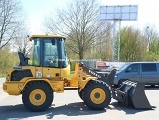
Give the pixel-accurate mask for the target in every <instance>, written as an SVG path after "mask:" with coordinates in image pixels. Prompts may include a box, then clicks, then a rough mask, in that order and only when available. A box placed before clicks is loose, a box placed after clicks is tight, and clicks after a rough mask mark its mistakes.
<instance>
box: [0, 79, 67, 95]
mask: <svg viewBox="0 0 159 120" xmlns="http://www.w3.org/2000/svg"><path fill="white" fill-rule="evenodd" d="M34 81H44V82H46V83H48V84H49V85H50V86H51V88H52V90H53V91H55V92H58V93H59V92H64V81H63V80H61V81H60V80H59V79H57V78H53V79H51V80H48V79H43V78H41V79H32V78H28V79H27V80H26V78H24V79H22V80H21V81H16V82H15V81H9V82H5V83H3V90H4V91H5V92H7V93H8V94H9V95H19V94H21V92H22V91H23V90H24V88H25V86H26V85H27V84H28V83H30V82H34Z"/></svg>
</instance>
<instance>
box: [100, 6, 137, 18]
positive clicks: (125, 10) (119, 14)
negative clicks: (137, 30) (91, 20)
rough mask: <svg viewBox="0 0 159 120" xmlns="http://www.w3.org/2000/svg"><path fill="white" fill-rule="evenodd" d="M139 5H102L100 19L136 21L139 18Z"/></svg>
mask: <svg viewBox="0 0 159 120" xmlns="http://www.w3.org/2000/svg"><path fill="white" fill-rule="evenodd" d="M137 13H138V6H137V5H121V6H119V5H118V6H101V7H100V20H105V21H114V20H120V21H135V20H137Z"/></svg>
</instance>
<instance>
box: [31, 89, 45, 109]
mask: <svg viewBox="0 0 159 120" xmlns="http://www.w3.org/2000/svg"><path fill="white" fill-rule="evenodd" d="M29 99H30V102H31V103H32V104H33V105H35V106H39V105H42V104H43V103H44V102H45V100H46V94H45V92H44V91H43V90H41V89H35V90H33V91H32V92H31V93H30V95H29Z"/></svg>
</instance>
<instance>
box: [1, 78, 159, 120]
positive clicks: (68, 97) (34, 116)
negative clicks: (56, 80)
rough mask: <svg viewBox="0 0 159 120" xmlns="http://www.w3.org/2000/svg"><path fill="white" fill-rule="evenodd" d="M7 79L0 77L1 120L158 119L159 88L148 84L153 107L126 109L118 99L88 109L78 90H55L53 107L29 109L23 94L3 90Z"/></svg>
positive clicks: (149, 97)
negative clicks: (151, 108)
mask: <svg viewBox="0 0 159 120" xmlns="http://www.w3.org/2000/svg"><path fill="white" fill-rule="evenodd" d="M3 82H4V78H0V120H46V119H48V120H49V119H51V120H159V108H158V107H159V87H158V86H157V87H154V88H151V87H146V90H145V93H146V95H147V97H148V99H149V102H150V104H151V105H153V106H156V108H155V109H153V110H135V109H132V108H126V107H124V106H122V105H120V104H119V103H117V101H115V100H113V99H112V101H111V104H110V105H109V106H108V108H107V109H105V110H100V111H93V110H89V109H88V108H87V107H86V106H85V105H84V103H83V101H82V100H81V99H80V98H79V96H78V94H77V91H76V90H73V91H70V90H68V91H65V92H64V93H54V101H53V104H52V106H51V107H50V108H49V109H47V110H46V111H44V112H30V111H28V110H27V109H26V108H25V107H24V105H23V103H22V100H21V95H20V96H10V95H8V94H7V93H5V92H4V91H3V90H2V84H3Z"/></svg>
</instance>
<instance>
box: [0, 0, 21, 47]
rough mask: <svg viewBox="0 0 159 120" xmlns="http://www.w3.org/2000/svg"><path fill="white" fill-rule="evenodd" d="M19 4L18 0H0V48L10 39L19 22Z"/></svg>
mask: <svg viewBox="0 0 159 120" xmlns="http://www.w3.org/2000/svg"><path fill="white" fill-rule="evenodd" d="M20 6H21V5H20V2H19V1H18V0H0V49H1V48H3V47H4V46H5V45H7V44H8V43H9V42H10V41H11V40H12V38H13V37H14V35H15V32H16V31H17V30H18V29H17V28H18V26H19V25H20V24H21V21H20V18H21V17H20V14H21V13H20V11H21V7H20Z"/></svg>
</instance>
